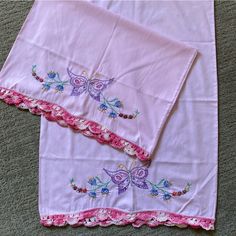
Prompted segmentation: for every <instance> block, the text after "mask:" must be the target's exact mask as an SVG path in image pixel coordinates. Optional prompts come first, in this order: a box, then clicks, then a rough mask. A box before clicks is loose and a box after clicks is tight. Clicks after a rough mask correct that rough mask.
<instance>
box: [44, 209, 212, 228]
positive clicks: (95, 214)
mask: <svg viewBox="0 0 236 236" xmlns="http://www.w3.org/2000/svg"><path fill="white" fill-rule="evenodd" d="M40 223H41V224H42V225H43V226H46V227H50V226H66V225H71V226H72V227H78V226H82V225H84V226H87V227H93V226H98V225H99V226H104V227H106V226H109V225H128V224H131V225H132V226H133V227H141V226H142V225H148V226H149V227H156V226H159V225H166V226H178V227H180V228H185V227H188V226H190V227H192V228H203V229H205V230H213V229H214V220H213V219H208V218H201V217H192V216H184V215H179V214H175V213H168V212H164V211H142V212H136V213H127V212H124V211H121V210H117V209H111V208H96V209H91V210H87V211H83V212H79V213H77V214H61V215H48V216H43V217H41V220H40Z"/></svg>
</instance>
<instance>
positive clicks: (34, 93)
mask: <svg viewBox="0 0 236 236" xmlns="http://www.w3.org/2000/svg"><path fill="white" fill-rule="evenodd" d="M25 52H27V53H25ZM195 56H196V50H195V49H192V48H190V47H187V46H185V45H183V44H180V43H178V42H177V41H172V40H170V39H168V38H166V37H163V36H161V35H159V34H157V33H156V32H153V31H150V30H147V29H145V28H144V27H142V26H140V25H137V24H135V23H133V22H131V21H128V20H126V19H124V18H121V17H120V16H119V15H115V14H113V13H111V12H109V11H105V10H103V9H102V8H98V7H95V6H94V5H92V4H90V3H87V2H83V1H72V2H71V1H36V2H35V4H34V6H33V7H32V9H31V12H30V14H29V16H28V17H27V19H26V22H25V24H24V26H23V28H22V30H21V32H20V33H19V35H18V37H17V40H16V42H15V44H14V46H13V48H12V50H11V53H10V54H9V57H8V59H7V61H6V63H5V64H4V66H3V68H2V71H1V74H0V86H1V87H2V88H7V89H11V90H14V91H16V92H18V93H21V94H23V95H24V96H25V97H28V98H33V99H35V100H43V101H46V102H48V103H50V104H57V105H59V106H61V107H63V108H64V109H65V110H66V111H67V112H68V113H69V114H70V116H71V119H72V120H73V124H74V123H78V122H79V121H80V120H81V119H83V120H87V121H93V122H95V123H96V124H99V129H105V130H106V131H107V130H108V135H107V136H109V134H110V132H112V133H114V134H115V135H116V136H115V138H116V137H117V139H118V140H119V141H118V142H122V143H125V145H124V148H123V150H125V151H126V153H128V154H131V155H136V156H138V157H139V158H140V159H149V155H150V154H151V153H152V152H153V150H154V148H155V146H156V144H157V141H158V140H159V137H160V133H161V130H162V128H163V126H164V124H165V122H166V120H167V117H168V115H169V114H170V111H171V109H172V107H173V105H174V103H175V101H176V99H177V97H178V95H179V92H180V90H181V88H182V86H183V83H184V81H185V79H186V77H187V73H188V71H189V70H190V67H191V65H192V63H193V60H194V58H195ZM32 66H33V69H32V71H31V68H32ZM51 70H52V71H54V72H58V73H59V74H58V76H60V77H58V78H57V77H56V79H57V80H59V79H60V80H61V81H63V82H65V84H63V86H64V91H63V92H61V93H60V92H57V93H56V94H55V93H54V92H53V91H52V89H50V90H49V91H47V89H48V87H45V85H43V86H44V90H46V92H42V91H41V87H42V84H45V81H49V80H50V79H51V78H47V73H49V72H50V71H51ZM83 71H86V73H87V75H86V76H85V77H86V78H87V81H83V83H84V86H87V89H86V88H85V89H84V87H83V84H82V82H81V81H79V79H78V77H79V76H81V75H82V73H83ZM75 74H76V75H77V76H76V75H75ZM96 75H97V76H96ZM92 76H94V78H93V79H94V81H95V80H96V79H99V80H100V81H103V84H102V82H99V83H97V84H95V85H93V86H92V85H91V84H89V83H90V82H88V81H89V79H91V77H92ZM112 79H113V81H112ZM83 80H85V79H83ZM79 82H80V84H82V85H81V87H80V88H79V87H78V83H79ZM74 83H77V92H75V90H74V87H75V84H74ZM94 83H95V82H94ZM104 84H106V86H107V87H106V88H104V90H103V91H102V95H100V94H98V92H97V91H94V90H96V89H98V91H99V88H101V86H103V85H104ZM59 85H61V84H59ZM51 86H52V87H53V85H51ZM83 89H84V91H82V90H83ZM92 90H93V91H92ZM56 91H57V90H56ZM79 92H81V94H80V95H78V93H79ZM76 93H77V94H76ZM71 95H72V96H71ZM95 95H96V96H97V97H96V96H95ZM93 96H94V97H93ZM103 97H105V99H106V100H114V99H115V98H118V99H119V102H121V103H122V104H123V108H121V109H119V112H117V114H116V115H117V116H118V117H117V118H116V119H111V118H109V117H108V116H109V114H105V113H104V112H101V111H98V107H100V106H101V105H102V101H103ZM95 98H97V99H95ZM98 100H100V101H98ZM113 108H114V106H113ZM116 109H117V108H116ZM113 110H114V109H113ZM136 110H138V112H139V114H138V112H136ZM120 113H121V114H124V116H123V117H120ZM41 114H42V113H41ZM125 114H127V115H126V116H127V118H128V117H129V116H132V117H135V118H134V119H127V118H126V116H125ZM125 118H126V119H125ZM64 123H67V124H68V122H67V120H65V119H64ZM76 128H77V127H76ZM91 137H94V138H96V139H98V138H97V137H95V136H91ZM109 138H110V137H108V139H109ZM108 144H110V142H108ZM118 146H119V145H118ZM133 147H134V148H133ZM139 153H141V154H139Z"/></svg>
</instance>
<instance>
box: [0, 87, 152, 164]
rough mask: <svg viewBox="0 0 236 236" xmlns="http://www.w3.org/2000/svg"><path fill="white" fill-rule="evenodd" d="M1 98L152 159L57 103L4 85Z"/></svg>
mask: <svg viewBox="0 0 236 236" xmlns="http://www.w3.org/2000/svg"><path fill="white" fill-rule="evenodd" d="M0 99H2V100H3V101H5V103H7V104H9V105H15V106H16V107H18V108H20V109H28V110H29V111H30V112H31V113H33V114H35V115H43V116H45V117H46V118H47V119H48V120H50V121H56V122H57V123H58V124H60V125H61V126H66V127H70V128H72V129H73V130H75V131H77V132H80V133H82V134H83V135H85V136H88V137H91V138H94V139H96V140H97V141H98V142H99V143H103V144H108V145H110V146H112V147H114V148H116V149H119V150H123V151H124V152H125V153H127V154H128V155H130V156H136V157H137V158H139V159H140V160H142V161H146V160H149V159H150V156H149V154H148V153H147V152H146V151H145V150H144V149H142V148H141V147H139V146H137V145H135V144H133V143H131V142H129V141H127V140H125V139H123V138H121V137H119V136H118V135H116V134H115V133H113V132H111V131H109V130H108V129H106V128H105V127H103V126H101V125H100V124H98V123H96V122H93V121H89V120H85V119H83V118H81V117H78V116H73V115H71V114H70V113H68V112H67V111H66V110H65V109H63V108H62V107H60V106H58V105H56V104H52V103H49V102H46V101H43V100H37V99H32V98H30V97H28V96H25V95H23V94H20V93H18V92H16V91H13V90H10V89H6V88H3V87H0Z"/></svg>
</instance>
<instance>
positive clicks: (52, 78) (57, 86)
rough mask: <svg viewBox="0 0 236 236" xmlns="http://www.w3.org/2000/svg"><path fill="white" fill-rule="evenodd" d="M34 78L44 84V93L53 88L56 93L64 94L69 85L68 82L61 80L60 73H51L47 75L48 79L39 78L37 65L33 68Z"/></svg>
mask: <svg viewBox="0 0 236 236" xmlns="http://www.w3.org/2000/svg"><path fill="white" fill-rule="evenodd" d="M32 76H33V77H34V78H35V79H36V80H38V81H39V82H40V83H42V85H43V87H42V89H43V91H49V90H50V89H51V88H53V89H54V90H55V92H63V91H64V87H65V85H67V84H68V82H69V81H68V80H66V81H62V80H61V79H60V76H59V73H58V72H54V71H50V72H48V73H47V77H46V78H45V79H43V78H41V77H39V76H38V75H37V73H36V65H33V66H32Z"/></svg>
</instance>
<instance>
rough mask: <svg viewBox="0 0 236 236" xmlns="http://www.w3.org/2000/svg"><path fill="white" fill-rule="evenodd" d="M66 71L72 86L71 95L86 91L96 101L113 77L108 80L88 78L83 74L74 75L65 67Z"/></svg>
mask: <svg viewBox="0 0 236 236" xmlns="http://www.w3.org/2000/svg"><path fill="white" fill-rule="evenodd" d="M67 73H68V75H69V76H70V83H71V85H72V86H73V90H72V93H71V95H72V96H79V95H81V94H82V93H87V92H88V93H89V95H90V96H91V97H92V98H93V99H95V100H97V101H100V95H101V93H102V91H103V90H104V89H105V88H107V86H108V85H109V84H111V83H112V82H113V80H114V79H113V78H112V79H109V80H100V79H89V78H88V77H87V76H85V75H76V74H74V73H73V72H72V71H70V70H69V69H67Z"/></svg>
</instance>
